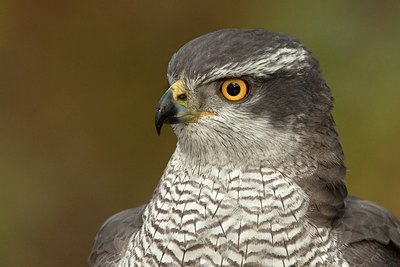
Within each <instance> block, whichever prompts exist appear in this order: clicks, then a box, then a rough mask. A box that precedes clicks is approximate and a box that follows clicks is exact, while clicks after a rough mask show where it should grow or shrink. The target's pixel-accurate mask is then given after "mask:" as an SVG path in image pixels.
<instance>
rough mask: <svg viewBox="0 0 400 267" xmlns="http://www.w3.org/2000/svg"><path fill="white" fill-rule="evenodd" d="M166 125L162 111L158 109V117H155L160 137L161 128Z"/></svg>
mask: <svg viewBox="0 0 400 267" xmlns="http://www.w3.org/2000/svg"><path fill="white" fill-rule="evenodd" d="M163 124H164V119H163V116H162V112H161V110H160V109H159V108H158V109H157V111H156V117H155V126H156V130H157V134H158V135H159V136H160V134H161V128H162V127H163Z"/></svg>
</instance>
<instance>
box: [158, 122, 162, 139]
mask: <svg viewBox="0 0 400 267" xmlns="http://www.w3.org/2000/svg"><path fill="white" fill-rule="evenodd" d="M162 126H163V123H157V122H156V130H157V134H158V136H160V134H161V128H162Z"/></svg>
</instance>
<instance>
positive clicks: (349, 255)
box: [335, 196, 400, 266]
mask: <svg viewBox="0 0 400 267" xmlns="http://www.w3.org/2000/svg"><path fill="white" fill-rule="evenodd" d="M345 205H346V208H345V211H344V214H343V216H342V217H341V218H339V219H338V220H337V221H336V225H335V227H336V229H337V231H338V233H340V240H341V243H342V244H344V250H343V254H344V257H345V259H346V260H347V261H348V262H349V264H351V266H400V221H399V220H398V219H397V218H396V217H395V216H394V215H392V214H391V213H390V212H389V211H388V210H386V209H385V208H383V207H380V206H378V205H376V204H374V203H372V202H370V201H367V200H362V199H359V198H356V197H353V196H349V197H348V198H347V199H346V201H345ZM388 264H389V265H388Z"/></svg>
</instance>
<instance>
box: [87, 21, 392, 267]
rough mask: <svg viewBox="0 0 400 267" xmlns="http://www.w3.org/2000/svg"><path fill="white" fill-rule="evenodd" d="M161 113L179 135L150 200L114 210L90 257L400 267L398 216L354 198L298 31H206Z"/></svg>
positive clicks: (182, 61) (185, 57)
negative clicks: (296, 36) (295, 35)
mask: <svg viewBox="0 0 400 267" xmlns="http://www.w3.org/2000/svg"><path fill="white" fill-rule="evenodd" d="M168 81H169V84H170V87H169V88H168V90H167V91H166V92H165V94H164V95H163V96H162V97H161V100H160V102H159V104H158V107H157V110H156V116H155V124H156V129H157V131H158V132H159V133H160V131H161V128H162V126H163V124H165V123H168V124H171V126H172V129H173V131H174V132H175V134H176V136H177V145H176V149H175V152H174V153H173V155H172V157H171V159H170V161H169V163H168V165H167V167H166V169H165V171H164V174H163V175H162V177H161V179H160V182H159V185H158V187H157V189H156V190H155V192H154V195H153V197H152V198H151V199H150V201H149V202H148V203H147V204H145V205H143V206H141V207H139V208H135V209H130V210H126V211H123V212H121V213H118V214H116V215H114V216H113V217H111V218H110V219H108V221H106V223H105V224H104V225H103V226H102V227H101V228H100V230H99V231H98V233H97V236H96V239H95V242H94V246H93V249H92V252H91V254H90V258H89V263H90V266H96V267H103V266H116V267H128V266H284V267H288V266H400V222H399V221H398V220H397V219H396V218H395V217H394V216H393V215H392V214H390V213H389V212H388V211H387V210H385V209H384V208H382V207H380V206H378V205H375V204H373V203H371V202H369V201H366V200H361V199H358V198H356V197H352V196H348V195H347V190H346V185H345V182H344V176H345V173H346V171H345V170H346V169H345V166H344V163H343V161H344V160H343V151H342V147H341V145H340V141H339V137H338V134H337V131H336V128H335V122H334V120H333V117H332V114H331V112H332V108H333V103H332V102H333V99H332V96H331V92H330V89H329V87H328V86H327V85H326V83H325V81H324V78H323V77H322V74H321V70H320V67H319V63H318V61H317V60H316V59H315V58H314V57H313V55H312V54H311V53H310V52H309V51H308V50H307V49H306V48H305V47H304V45H302V44H301V43H300V42H299V41H297V40H296V39H294V38H292V37H288V36H287V35H284V34H280V33H274V32H269V31H266V30H262V29H256V30H253V29H223V30H219V31H216V32H212V33H209V34H206V35H204V36H201V37H198V38H197V39H194V40H192V41H190V42H189V43H187V44H186V45H184V46H183V47H182V48H181V49H180V50H179V51H178V52H176V53H175V54H174V55H173V57H172V59H171V61H170V63H169V66H168Z"/></svg>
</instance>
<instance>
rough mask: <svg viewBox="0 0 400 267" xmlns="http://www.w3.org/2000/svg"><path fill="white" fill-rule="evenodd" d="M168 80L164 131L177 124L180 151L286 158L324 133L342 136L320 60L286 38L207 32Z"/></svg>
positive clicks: (184, 52) (159, 114)
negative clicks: (168, 125) (321, 70)
mask: <svg viewBox="0 0 400 267" xmlns="http://www.w3.org/2000/svg"><path fill="white" fill-rule="evenodd" d="M168 80H169V83H170V88H169V89H168V90H167V92H166V93H165V94H164V95H163V96H162V98H161V100H160V102H159V106H158V108H157V111H156V128H157V131H158V132H160V130H161V127H162V126H163V124H164V123H169V124H172V127H173V129H174V132H175V133H176V135H177V137H178V146H179V149H180V150H181V151H182V152H184V153H187V154H190V155H191V156H192V157H196V156H198V157H217V158H218V159H219V160H221V161H224V160H228V161H235V159H237V160H240V161H242V160H243V158H246V159H253V160H254V159H257V160H258V159H260V160H271V161H272V160H283V159H284V158H285V157H287V156H290V155H297V154H298V151H300V150H303V152H305V153H308V152H307V151H306V150H308V149H313V147H315V146H324V145H325V144H323V143H324V142H325V141H323V140H322V139H323V138H321V136H325V135H327V136H328V137H329V136H330V137H332V138H334V139H336V138H337V136H336V132H335V129H334V123H333V121H332V119H331V109H332V98H331V94H330V90H329V88H328V87H327V86H326V84H325V82H324V80H323V78H322V75H321V73H320V69H319V64H318V61H317V60H315V59H314V57H313V56H312V55H311V53H310V52H308V51H307V50H306V48H305V47H304V46H303V45H302V44H301V43H299V42H298V41H297V40H296V39H293V38H290V37H288V36H286V35H283V34H279V33H273V32H268V31H265V30H243V29H225V30H220V31H217V32H213V33H209V34H206V35H204V36H201V37H199V38H197V39H194V40H192V41H190V42H189V43H187V44H186V45H184V46H183V47H182V48H181V49H180V50H179V51H178V52H177V53H176V54H174V56H173V57H172V59H171V61H170V63H169V68H168ZM313 142H315V143H320V144H313ZM306 147H307V148H306Z"/></svg>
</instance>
